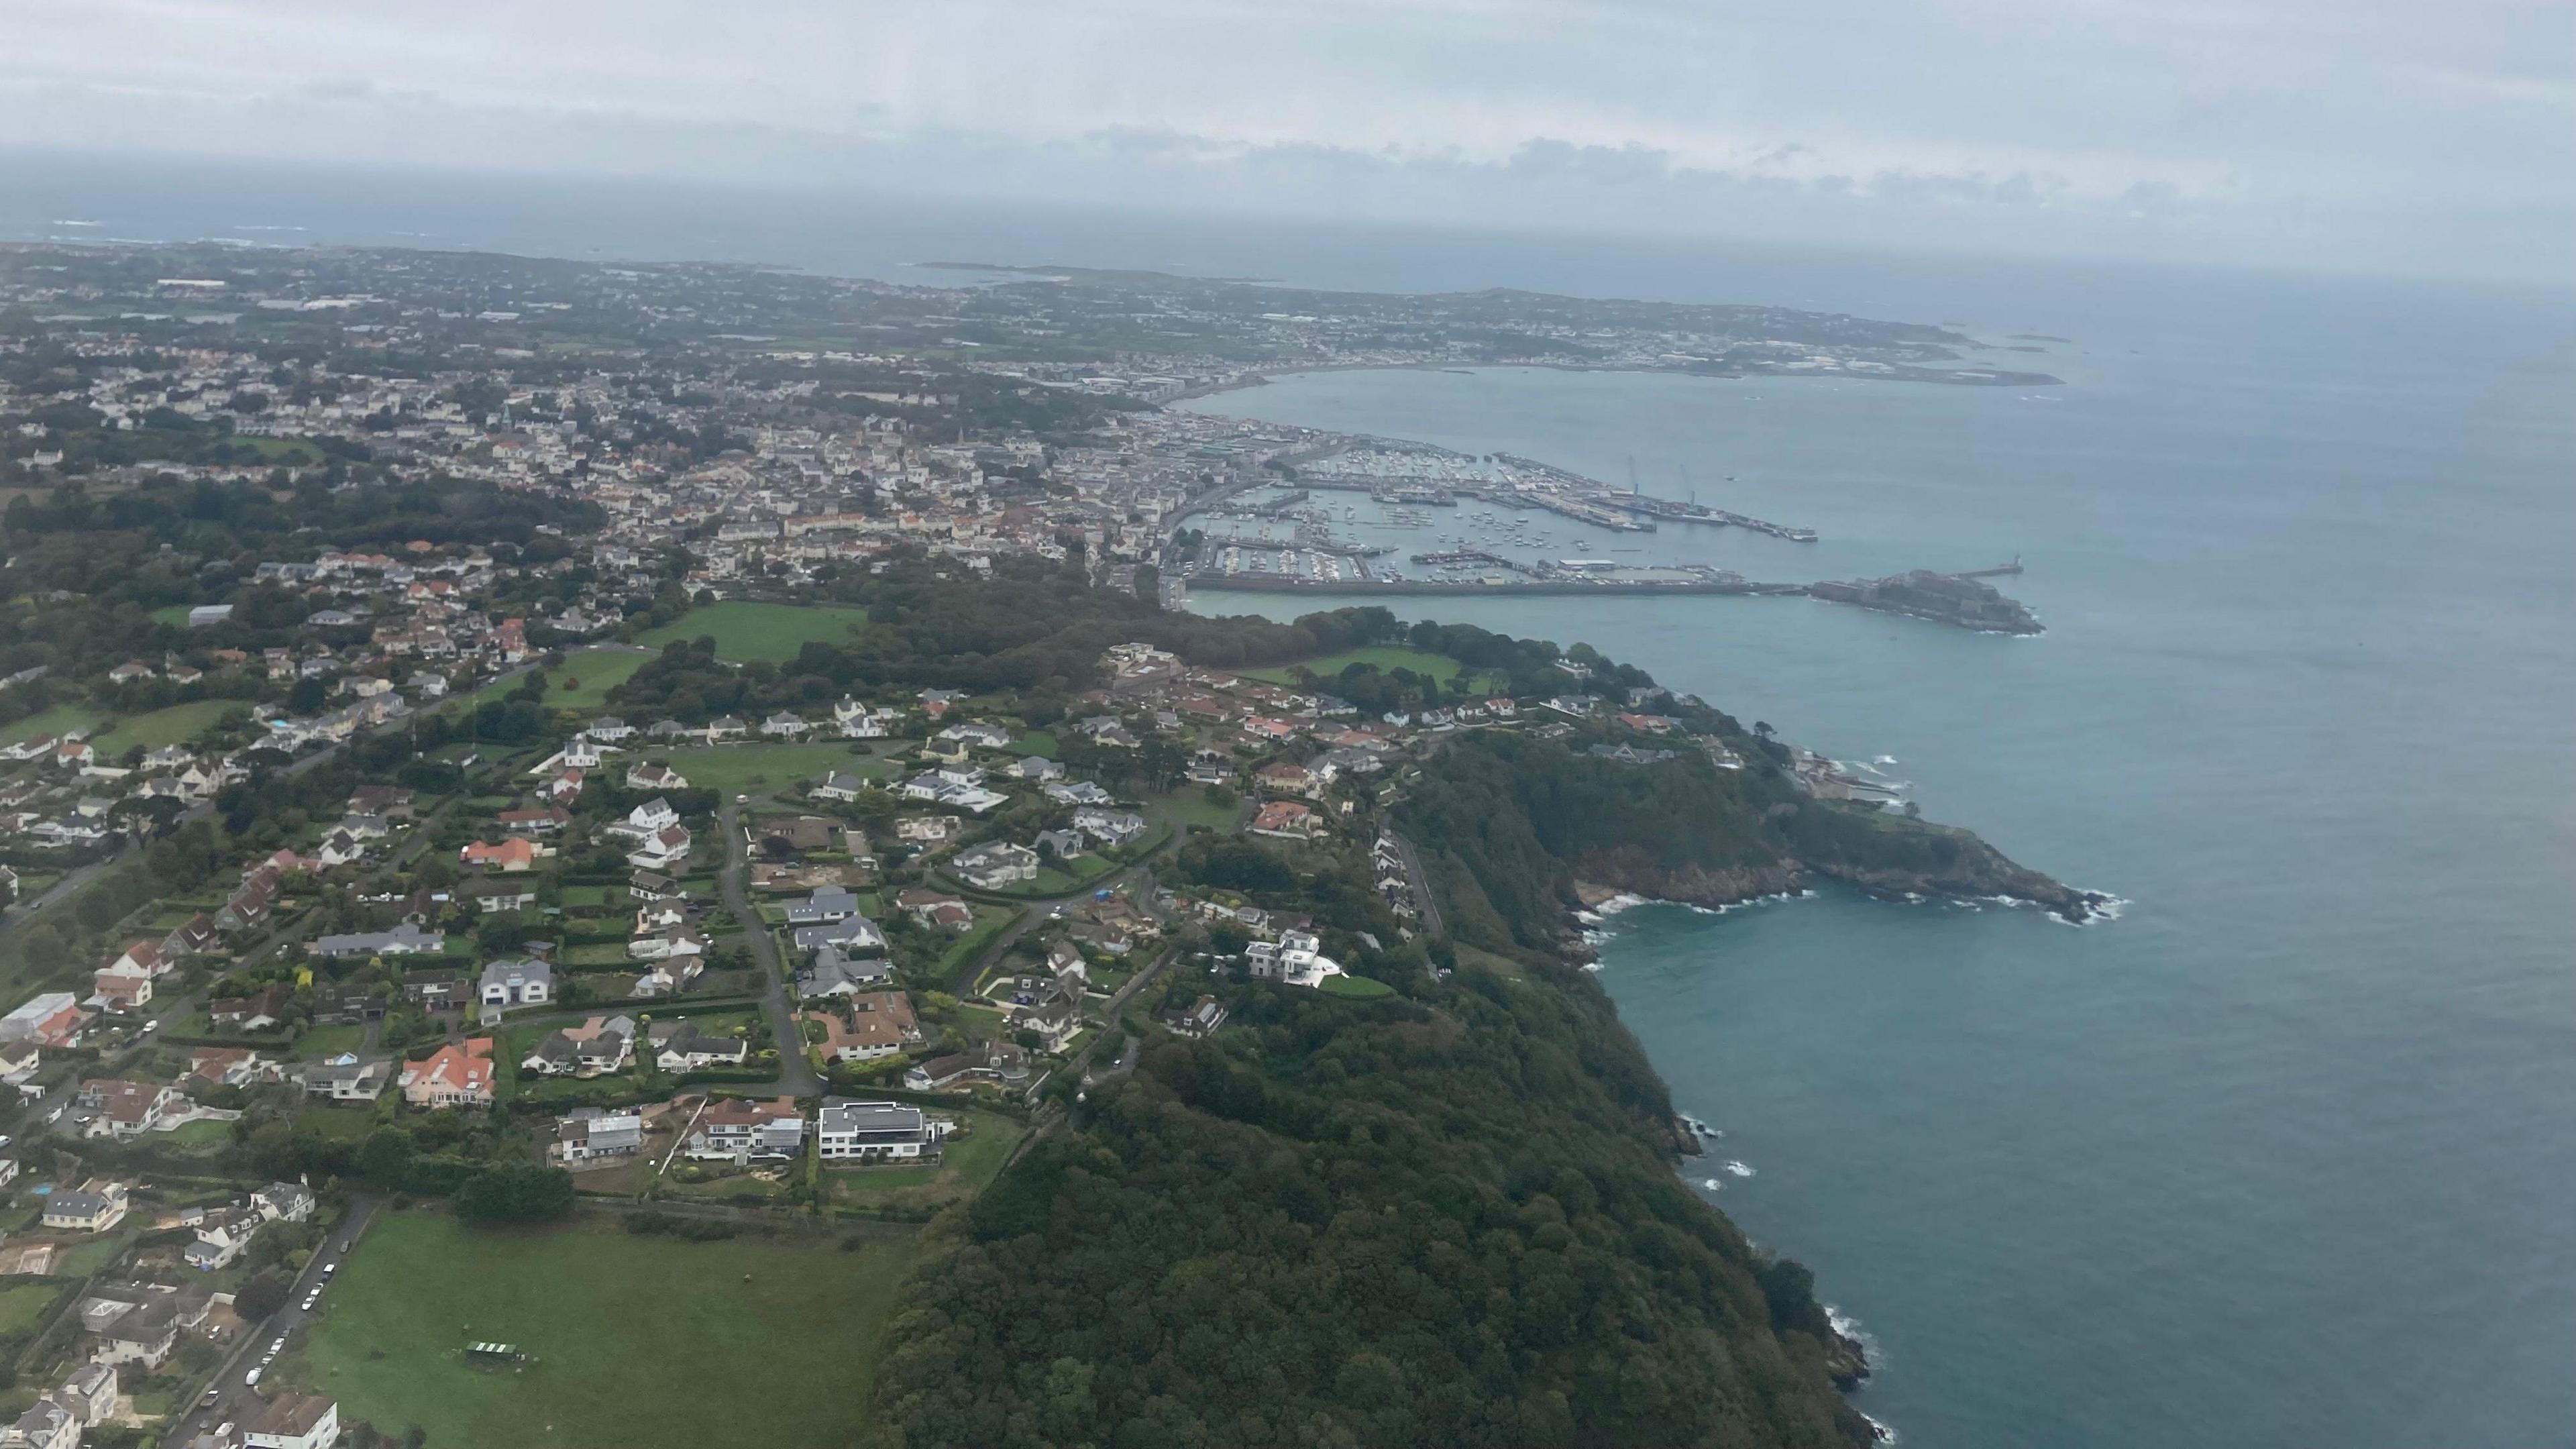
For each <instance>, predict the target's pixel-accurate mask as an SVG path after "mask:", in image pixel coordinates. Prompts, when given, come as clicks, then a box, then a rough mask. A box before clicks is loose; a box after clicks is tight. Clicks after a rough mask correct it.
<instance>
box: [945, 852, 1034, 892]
mask: <svg viewBox="0 0 2576 1449" xmlns="http://www.w3.org/2000/svg"><path fill="white" fill-rule="evenodd" d="M948 868H949V870H950V871H951V872H952V873H954V874H955V875H956V877H957V878H958V879H959V880H962V881H964V882H966V883H967V884H968V885H970V886H973V887H975V888H976V889H977V890H987V891H991V890H1000V889H1002V888H1003V887H1004V886H1009V885H1016V884H1018V883H1019V882H1021V881H1025V880H1035V879H1036V878H1037V873H1038V853H1037V852H1036V851H1034V850H1031V849H1029V848H1028V847H1027V846H1025V845H1013V844H1012V843H1010V842H1009V841H1006V840H996V841H991V842H988V843H986V844H983V845H979V846H976V847H975V848H974V849H972V850H969V851H966V852H964V853H962V854H960V855H959V856H958V857H957V858H956V859H955V860H953V861H951V862H950V863H949V867H948Z"/></svg>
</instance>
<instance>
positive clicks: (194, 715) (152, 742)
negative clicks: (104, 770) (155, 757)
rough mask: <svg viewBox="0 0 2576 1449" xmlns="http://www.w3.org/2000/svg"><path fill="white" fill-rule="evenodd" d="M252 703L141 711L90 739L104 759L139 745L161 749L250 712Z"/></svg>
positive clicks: (233, 701)
mask: <svg viewBox="0 0 2576 1449" xmlns="http://www.w3.org/2000/svg"><path fill="white" fill-rule="evenodd" d="M248 713H250V705H249V704H248V703H247V702H245V701H243V700H238V699H200V700H197V701H195V702H193V703H190V704H174V705H172V706H170V707H169V708H168V709H156V710H154V711H152V712H151V713H150V714H138V715H134V716H132V717H130V718H128V719H124V720H120V721H119V722H118V723H117V726H116V728H114V729H112V730H109V731H108V732H107V733H105V734H103V735H100V736H98V737H97V738H95V739H93V740H91V741H90V747H91V748H92V749H95V750H97V751H98V753H99V757H100V758H101V759H109V760H112V759H115V758H116V757H117V756H119V755H122V754H124V753H125V752H126V751H127V750H130V749H132V748H133V747H135V746H136V745H141V746H142V747H143V748H145V749H147V750H157V749H159V748H161V747H162V746H163V745H183V744H186V743H187V742H188V741H189V740H191V739H194V738H195V737H196V735H197V732H198V731H199V730H202V729H204V728H205V727H206V726H208V725H210V724H213V723H214V722H215V721H217V720H219V719H222V718H223V717H224V716H226V715H232V714H248Z"/></svg>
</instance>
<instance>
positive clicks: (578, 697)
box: [464, 649, 653, 709]
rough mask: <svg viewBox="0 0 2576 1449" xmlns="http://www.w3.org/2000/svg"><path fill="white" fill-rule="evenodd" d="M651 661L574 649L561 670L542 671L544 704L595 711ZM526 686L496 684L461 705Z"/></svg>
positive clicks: (625, 652) (620, 652) (523, 679)
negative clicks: (609, 693)
mask: <svg viewBox="0 0 2576 1449" xmlns="http://www.w3.org/2000/svg"><path fill="white" fill-rule="evenodd" d="M652 657H653V656H652V655H650V654H638V653H635V652H634V651H633V650H630V649H575V650H573V651H572V652H571V653H568V654H566V655H565V656H564V662H563V667H562V668H560V669H549V670H546V671H545V675H546V704H547V705H548V706H549V707H551V708H554V709H597V708H599V707H600V706H601V705H603V704H606V703H607V702H608V691H610V690H612V689H615V688H616V687H617V686H619V685H621V684H624V683H625V682H626V681H627V680H629V679H632V678H633V677H634V676H635V671H636V670H638V669H641V668H643V667H644V664H645V661H647V660H649V659H651V658H652ZM527 682H528V680H527V676H526V675H520V676H519V677H518V678H515V679H511V680H507V681H502V680H495V681H493V682H492V683H490V684H487V685H485V686H483V687H482V688H481V689H478V690H476V691H474V692H473V693H472V694H469V695H466V696H465V700H464V702H465V703H466V704H468V705H479V704H481V703H483V702H484V701H485V700H488V699H499V698H501V697H503V696H504V695H507V694H509V693H510V692H511V691H512V690H515V689H517V688H518V687H519V686H520V685H523V684H525V683H527Z"/></svg>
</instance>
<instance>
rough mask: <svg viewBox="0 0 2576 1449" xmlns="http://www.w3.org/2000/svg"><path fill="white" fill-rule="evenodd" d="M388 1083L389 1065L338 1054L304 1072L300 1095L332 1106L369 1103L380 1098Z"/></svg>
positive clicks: (352, 1054)
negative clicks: (318, 1099)
mask: <svg viewBox="0 0 2576 1449" xmlns="http://www.w3.org/2000/svg"><path fill="white" fill-rule="evenodd" d="M392 1080H393V1063H391V1062H390V1061H387V1060H385V1059H383V1058H376V1059H373V1060H368V1061H361V1060H360V1059H359V1058H358V1056H357V1054H356V1053H354V1052H342V1053H340V1054H339V1055H337V1056H334V1057H330V1058H327V1059H325V1060H323V1061H318V1062H315V1063H314V1064H313V1065H311V1066H309V1067H306V1068H305V1069H304V1095H306V1096H308V1097H320V1098H323V1099H324V1100H326V1101H332V1102H372V1101H374V1100H376V1098H378V1097H380V1096H383V1095H384V1091H385V1088H386V1086H387V1085H388V1084H390V1083H391V1082H392Z"/></svg>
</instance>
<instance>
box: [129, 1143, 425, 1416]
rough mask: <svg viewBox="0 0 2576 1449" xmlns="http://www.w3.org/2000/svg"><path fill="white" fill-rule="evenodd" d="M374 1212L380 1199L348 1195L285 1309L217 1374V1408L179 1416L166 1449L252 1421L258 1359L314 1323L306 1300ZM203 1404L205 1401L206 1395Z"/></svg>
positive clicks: (253, 1330) (325, 1299)
mask: <svg viewBox="0 0 2576 1449" xmlns="http://www.w3.org/2000/svg"><path fill="white" fill-rule="evenodd" d="M376 1206H377V1199H375V1198H373V1197H370V1196H367V1195H365V1194H363V1193H351V1194H350V1195H349V1210H348V1211H347V1212H346V1213H345V1214H343V1215H342V1216H341V1219H340V1225H339V1226H338V1227H335V1228H333V1229H332V1230H331V1235H330V1236H329V1237H327V1238H325V1239H323V1240H322V1246H320V1247H319V1248H316V1249H315V1250H314V1252H313V1258H312V1261H310V1262H308V1263H306V1264H305V1265H304V1271H303V1273H302V1274H301V1275H299V1276H298V1277H297V1278H296V1280H295V1285H294V1288H293V1290H292V1291H291V1292H290V1293H289V1295H288V1297H287V1300H286V1306H285V1307H284V1308H281V1309H279V1310H277V1312H275V1313H273V1314H271V1315H269V1318H268V1321H267V1322H265V1323H261V1324H257V1325H254V1326H252V1327H250V1328H248V1329H246V1330H245V1331H244V1332H243V1335H242V1340H241V1342H240V1343H239V1344H237V1345H235V1346H234V1349H233V1352H232V1356H231V1357H230V1358H228V1359H226V1360H225V1361H224V1366H223V1367H222V1368H221V1369H219V1370H218V1371H217V1372H216V1374H215V1381H214V1388H215V1389H216V1392H217V1397H216V1400H215V1402H214V1403H212V1404H201V1406H200V1407H198V1408H196V1409H193V1410H191V1411H189V1412H188V1413H186V1414H184V1415H180V1416H178V1418H177V1427H176V1428H174V1429H172V1430H171V1432H170V1435H169V1437H168V1438H166V1439H164V1440H163V1441H162V1442H163V1443H164V1444H165V1445H184V1444H186V1443H187V1442H188V1441H189V1439H190V1438H192V1437H193V1436H195V1435H197V1434H201V1433H205V1432H208V1431H210V1430H212V1429H214V1428H215V1426H217V1425H219V1424H222V1423H225V1422H227V1421H229V1422H232V1423H240V1422H242V1421H244V1420H246V1419H248V1418H250V1417H251V1414H252V1412H253V1411H254V1409H255V1406H254V1405H253V1403H252V1402H251V1400H252V1399H253V1397H254V1396H255V1395H256V1392H257V1391H256V1390H254V1389H252V1388H251V1387H250V1385H249V1383H248V1382H246V1379H247V1377H248V1375H249V1373H250V1371H251V1370H252V1369H255V1368H257V1367H259V1366H260V1358H261V1356H262V1355H264V1354H266V1353H267V1352H268V1346H269V1345H270V1344H272V1343H275V1342H277V1341H278V1340H280V1339H282V1338H286V1337H289V1336H291V1335H292V1334H293V1333H294V1332H295V1331H296V1330H297V1329H299V1328H302V1327H303V1326H304V1325H305V1323H306V1322H307V1321H308V1320H309V1319H310V1317H311V1316H312V1315H310V1314H307V1313H306V1312H305V1311H304V1298H305V1295H306V1294H308V1293H311V1292H312V1291H313V1287H314V1285H315V1284H325V1285H327V1284H328V1282H329V1280H328V1279H326V1278H324V1277H323V1276H322V1270H323V1268H324V1267H325V1266H326V1265H328V1264H331V1263H337V1262H339V1261H340V1260H341V1259H343V1258H346V1257H347V1256H348V1255H349V1249H350V1248H351V1247H353V1246H354V1245H356V1243H357V1241H358V1235H359V1234H360V1233H362V1232H365V1231H366V1227H367V1224H368V1222H369V1221H370V1220H372V1219H373V1218H374V1217H375V1215H376ZM330 1301H331V1293H330V1290H329V1288H328V1287H327V1286H325V1287H324V1289H323V1293H322V1303H323V1305H324V1306H326V1307H327V1306H328V1305H329V1304H330ZM317 1311H318V1310H317ZM200 1398H201V1400H202V1395H201V1396H200Z"/></svg>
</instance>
